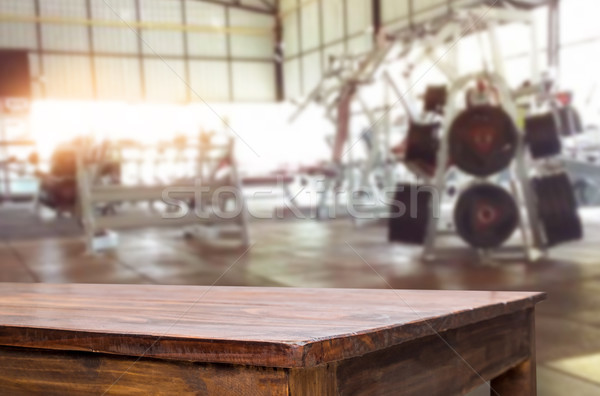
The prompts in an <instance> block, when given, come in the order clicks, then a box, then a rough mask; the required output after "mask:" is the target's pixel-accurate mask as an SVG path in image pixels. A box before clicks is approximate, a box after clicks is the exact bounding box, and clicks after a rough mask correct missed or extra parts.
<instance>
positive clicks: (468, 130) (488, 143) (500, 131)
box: [449, 105, 518, 177]
mask: <svg viewBox="0 0 600 396" xmlns="http://www.w3.org/2000/svg"><path fill="white" fill-rule="evenodd" d="M449 139H450V155H451V158H452V159H453V161H454V163H455V164H456V166H457V167H458V168H459V169H460V170H462V171H463V172H466V173H469V174H471V175H475V176H480V177H485V176H490V175H492V174H494V173H497V172H499V171H501V170H503V169H505V168H506V167H507V166H508V165H509V164H510V162H511V161H512V159H513V158H514V156H515V152H516V150H517V142H518V132H517V128H516V126H515V124H514V123H513V120H512V119H511V118H510V116H509V115H508V114H507V113H506V112H505V111H504V110H502V109H501V108H500V107H495V106H489V105H483V106H474V107H471V108H469V109H467V110H464V111H463V112H462V113H460V114H459V115H458V116H457V117H456V119H455V120H454V122H453V123H452V126H451V127H450V136H449Z"/></svg>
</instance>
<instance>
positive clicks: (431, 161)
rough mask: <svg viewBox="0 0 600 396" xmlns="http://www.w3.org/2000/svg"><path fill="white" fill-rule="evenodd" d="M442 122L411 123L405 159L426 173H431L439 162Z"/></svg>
mask: <svg viewBox="0 0 600 396" xmlns="http://www.w3.org/2000/svg"><path fill="white" fill-rule="evenodd" d="M439 128H440V124H437V123H435V124H417V123H414V122H411V123H410V126H409V129H408V135H407V139H406V153H405V156H404V160H405V162H406V163H407V164H412V165H414V166H416V167H417V168H418V169H420V170H421V171H422V172H423V173H425V174H431V173H432V172H433V170H434V169H435V166H436V163H437V152H438V147H439V139H438V137H437V134H438V130H439Z"/></svg>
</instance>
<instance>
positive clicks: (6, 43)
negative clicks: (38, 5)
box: [0, 0, 37, 48]
mask: <svg viewBox="0 0 600 396" xmlns="http://www.w3.org/2000/svg"><path fill="white" fill-rule="evenodd" d="M0 13H2V14H8V15H17V16H32V15H35V6H34V2H33V0H3V1H0ZM36 46H37V40H36V32H35V24H33V23H13V22H0V47H2V48H35V47H36Z"/></svg>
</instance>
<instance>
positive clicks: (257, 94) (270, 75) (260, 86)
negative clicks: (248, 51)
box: [233, 62, 275, 101]
mask: <svg viewBox="0 0 600 396" xmlns="http://www.w3.org/2000/svg"><path fill="white" fill-rule="evenodd" d="M274 75H275V70H274V65H273V64H272V63H264V62H233V97H234V99H235V100H236V101H254V100H259V101H262V100H275V78H274Z"/></svg>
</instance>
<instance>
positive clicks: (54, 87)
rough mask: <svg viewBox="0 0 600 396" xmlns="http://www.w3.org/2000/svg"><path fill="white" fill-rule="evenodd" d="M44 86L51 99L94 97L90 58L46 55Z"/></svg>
mask: <svg viewBox="0 0 600 396" xmlns="http://www.w3.org/2000/svg"><path fill="white" fill-rule="evenodd" d="M43 62H44V80H43V81H44V86H45V88H46V95H47V97H49V98H51V99H92V97H93V92H92V76H91V72H90V70H91V68H90V58H88V57H86V56H62V55H45V56H44V57H43Z"/></svg>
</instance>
